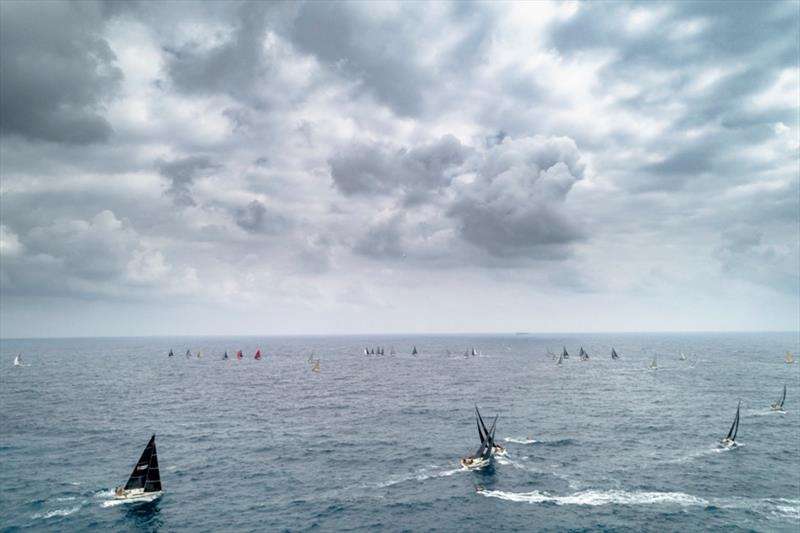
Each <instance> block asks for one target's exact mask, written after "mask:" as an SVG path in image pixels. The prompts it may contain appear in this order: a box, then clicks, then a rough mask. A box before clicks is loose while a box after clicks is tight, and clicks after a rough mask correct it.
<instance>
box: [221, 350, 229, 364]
mask: <svg viewBox="0 0 800 533" xmlns="http://www.w3.org/2000/svg"><path fill="white" fill-rule="evenodd" d="M228 359H230V357H228V350H225V353H224V354H222V360H223V361H227V360H228Z"/></svg>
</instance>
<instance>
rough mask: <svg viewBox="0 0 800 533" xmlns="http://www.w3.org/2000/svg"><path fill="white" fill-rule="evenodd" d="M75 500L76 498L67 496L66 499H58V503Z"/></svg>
mask: <svg viewBox="0 0 800 533" xmlns="http://www.w3.org/2000/svg"><path fill="white" fill-rule="evenodd" d="M74 499H75V496H67V497H65V498H56V501H57V502H71V501H72V500H74Z"/></svg>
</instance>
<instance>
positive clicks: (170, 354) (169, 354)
mask: <svg viewBox="0 0 800 533" xmlns="http://www.w3.org/2000/svg"><path fill="white" fill-rule="evenodd" d="M173 355H175V354H174V353H172V348H170V349H169V353H168V354H167V356H168V357H172V356H173Z"/></svg>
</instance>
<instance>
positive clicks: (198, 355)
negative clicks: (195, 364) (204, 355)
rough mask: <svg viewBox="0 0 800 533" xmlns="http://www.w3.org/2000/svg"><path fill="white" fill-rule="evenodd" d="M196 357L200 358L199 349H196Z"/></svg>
mask: <svg viewBox="0 0 800 533" xmlns="http://www.w3.org/2000/svg"><path fill="white" fill-rule="evenodd" d="M197 358H198V359H200V350H197Z"/></svg>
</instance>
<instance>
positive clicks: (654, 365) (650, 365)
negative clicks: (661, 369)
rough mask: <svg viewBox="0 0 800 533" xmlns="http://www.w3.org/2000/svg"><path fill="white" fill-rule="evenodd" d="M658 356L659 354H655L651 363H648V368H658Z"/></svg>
mask: <svg viewBox="0 0 800 533" xmlns="http://www.w3.org/2000/svg"><path fill="white" fill-rule="evenodd" d="M656 357H657V356H655V355H654V356H653V359H651V360H650V364H649V365H648V368H651V369H653V370H658V361H657V360H656Z"/></svg>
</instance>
